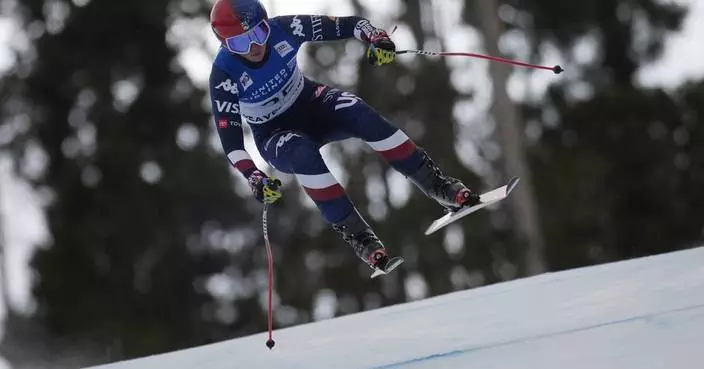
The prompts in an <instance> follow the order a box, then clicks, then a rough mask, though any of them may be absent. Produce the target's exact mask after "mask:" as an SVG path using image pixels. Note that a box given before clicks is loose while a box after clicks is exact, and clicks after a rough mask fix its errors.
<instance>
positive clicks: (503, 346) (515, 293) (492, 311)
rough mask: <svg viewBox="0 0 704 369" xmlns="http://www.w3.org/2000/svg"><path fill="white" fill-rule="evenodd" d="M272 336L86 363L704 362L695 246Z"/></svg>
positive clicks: (216, 367) (219, 368) (546, 366)
mask: <svg viewBox="0 0 704 369" xmlns="http://www.w3.org/2000/svg"><path fill="white" fill-rule="evenodd" d="M360 283H362V282H360ZM365 283H366V282H365ZM274 338H275V339H276V347H275V348H274V349H273V350H272V351H269V350H268V349H267V348H266V346H265V345H264V343H265V341H266V334H265V333H262V334H258V335H254V336H249V337H245V338H240V339H235V340H231V341H227V342H222V343H217V344H212V345H208V346H202V347H198V348H193V349H189V350H184V351H179V352H175V353H170V354H164V355H158V356H152V357H148V358H143V359H137V360H133V361H127V362H122V363H115V364H110V365H104V366H100V367H95V368H101V369H133V368H140V369H143V368H147V369H196V368H198V369H233V368H308V369H314V368H326V369H331V368H377V369H379V368H456V369H460V368H481V369H511V368H517V369H518V368H520V369H553V368H554V369H558V368H559V369H567V368H569V369H587V368H588V369H595V368H599V369H601V368H614V369H616V368H618V369H624V368H638V369H654V368H663V369H665V368H667V369H680V368H682V369H684V368H686V369H696V368H704V340H703V338H704V248H696V249H691V250H686V251H680V252H676V253H670V254H664V255H659V256H654V257H648V258H641V259H634V260H630V261H625V262H620V263H612V264H603V265H599V266H593V267H588V268H582V269H574V270H570V271H566V272H560V273H549V274H543V275H540V276H537V277H533V278H526V279H521V280H516V281H511V282H507V283H501V284H496V285H492V286H487V287H483V288H478V289H473V290H468V291H462V292H457V293H452V294H448V295H444V296H439V297H435V298H429V299H426V300H422V301H416V302H412V303H406V304H401V305H396V306H392V307H388V308H381V309H376V310H372V311H369V312H364V313H358V314H353V315H348V316H345V317H340V318H335V319H329V320H326V321H322V322H316V323H311V324H306V325H301V326H297V327H292V328H289V329H283V330H279V331H275V332H274Z"/></svg>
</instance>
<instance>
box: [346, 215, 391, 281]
mask: <svg viewBox="0 0 704 369" xmlns="http://www.w3.org/2000/svg"><path fill="white" fill-rule="evenodd" d="M332 229H334V230H335V231H336V232H338V233H340V235H342V239H343V240H345V242H347V244H348V245H350V247H352V250H353V251H354V253H355V254H356V255H357V257H359V258H360V259H362V261H363V262H365V263H366V264H367V265H369V267H370V268H372V269H373V270H374V273H373V274H372V278H376V277H378V276H380V275H384V274H388V273H389V272H391V271H392V270H394V269H395V268H396V267H397V266H399V265H400V264H401V263H402V262H403V258H401V257H389V255H388V254H387V253H386V248H384V245H383V244H382V243H381V241H380V240H379V237H377V236H376V234H374V231H372V229H371V228H370V227H369V225H368V224H367V223H366V222H365V221H364V220H363V219H362V217H361V216H360V215H359V213H358V212H357V211H356V210H353V211H352V213H351V214H350V215H349V216H347V218H345V219H344V220H343V221H341V222H339V223H335V224H333V225H332Z"/></svg>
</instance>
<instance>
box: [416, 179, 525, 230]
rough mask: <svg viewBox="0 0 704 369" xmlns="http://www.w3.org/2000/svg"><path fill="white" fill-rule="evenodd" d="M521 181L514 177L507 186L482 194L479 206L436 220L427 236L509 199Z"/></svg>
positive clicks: (429, 228)
mask: <svg viewBox="0 0 704 369" xmlns="http://www.w3.org/2000/svg"><path fill="white" fill-rule="evenodd" d="M519 180H520V178H518V177H513V178H511V180H510V181H508V183H507V184H505V185H503V186H501V187H499V188H497V189H495V190H492V191H489V192H486V193H483V194H481V195H480V196H479V201H480V203H479V204H477V205H474V206H470V207H466V208H462V209H460V210H458V211H456V212H449V213H447V214H445V215H444V216H442V217H441V218H438V219H436V220H435V221H434V222H433V223H432V224H431V225H430V227H428V229H427V230H426V231H425V235H426V236H427V235H429V234H432V233H434V232H436V231H438V230H440V229H441V228H443V227H445V226H447V225H448V224H450V223H453V222H455V221H457V220H459V219H460V218H463V217H465V216H467V215H469V214H472V213H474V212H475V211H477V210H480V209H483V208H485V207H487V206H489V205H492V204H495V203H497V202H499V201H501V200H503V199H505V198H506V197H508V195H509V194H511V191H513V189H514V188H516V185H518V181H519Z"/></svg>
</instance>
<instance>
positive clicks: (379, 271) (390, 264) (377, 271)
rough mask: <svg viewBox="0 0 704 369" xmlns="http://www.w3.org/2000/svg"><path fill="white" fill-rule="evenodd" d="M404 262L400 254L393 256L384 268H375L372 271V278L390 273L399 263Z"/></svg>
mask: <svg viewBox="0 0 704 369" xmlns="http://www.w3.org/2000/svg"><path fill="white" fill-rule="evenodd" d="M403 262H404V259H403V258H402V257H400V256H396V257H393V258H391V259H389V262H388V263H386V268H385V269H379V268H375V269H374V273H372V277H371V278H372V279H374V278H376V277H379V276H382V275H387V274H389V273H391V271H392V270H394V269H396V267H398V266H399V265H401V264H402V263H403Z"/></svg>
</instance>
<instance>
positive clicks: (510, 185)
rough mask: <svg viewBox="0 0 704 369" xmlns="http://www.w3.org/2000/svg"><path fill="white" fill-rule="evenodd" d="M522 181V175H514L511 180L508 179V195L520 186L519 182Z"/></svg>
mask: <svg viewBox="0 0 704 369" xmlns="http://www.w3.org/2000/svg"><path fill="white" fill-rule="evenodd" d="M520 181H521V178H520V177H513V178H511V180H509V181H508V184H507V185H506V195H508V194H510V193H511V191H513V189H514V188H516V186H518V182H520Z"/></svg>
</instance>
